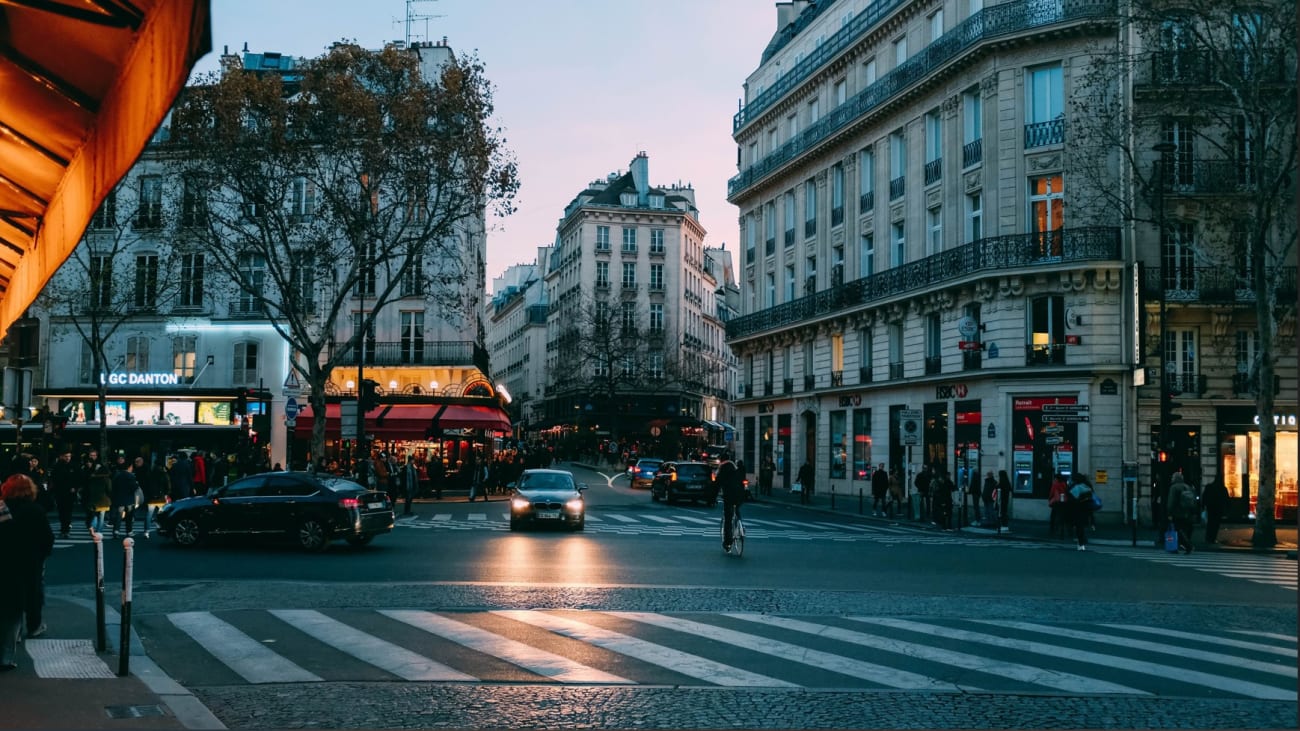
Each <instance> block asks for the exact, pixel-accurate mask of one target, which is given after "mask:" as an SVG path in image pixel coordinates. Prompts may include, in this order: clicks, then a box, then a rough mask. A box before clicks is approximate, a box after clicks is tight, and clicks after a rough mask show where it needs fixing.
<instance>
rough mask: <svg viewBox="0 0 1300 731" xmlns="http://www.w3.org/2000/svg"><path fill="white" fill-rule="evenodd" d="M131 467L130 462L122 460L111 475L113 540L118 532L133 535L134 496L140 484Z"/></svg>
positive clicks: (135, 501)
mask: <svg viewBox="0 0 1300 731" xmlns="http://www.w3.org/2000/svg"><path fill="white" fill-rule="evenodd" d="M133 467H134V465H132V464H131V463H130V462H127V461H125V460H122V461H120V462H118V465H117V471H116V472H114V473H113V482H112V484H113V488H112V489H113V491H112V496H113V508H112V509H113V521H114V522H113V537H114V538H116V537H117V534H118V531H125V532H126V535H128V536H129V535H132V534H133V533H135V509H136V507H137V505H138V503H139V501H137V500H136V494H137V492H139V490H140V482H139V480H137V479H136V476H135V473H134V472H133V471H132V468H133Z"/></svg>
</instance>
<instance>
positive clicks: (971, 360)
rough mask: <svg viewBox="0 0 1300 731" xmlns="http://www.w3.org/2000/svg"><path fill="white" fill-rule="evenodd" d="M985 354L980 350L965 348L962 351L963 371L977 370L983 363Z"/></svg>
mask: <svg viewBox="0 0 1300 731" xmlns="http://www.w3.org/2000/svg"><path fill="white" fill-rule="evenodd" d="M983 359H984V354H983V353H981V352H980V351H978V350H963V351H962V352H961V369H962V370H963V371H977V370H979V369H980V368H981V367H982V365H983Z"/></svg>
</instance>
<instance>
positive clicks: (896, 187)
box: [889, 175, 907, 201]
mask: <svg viewBox="0 0 1300 731" xmlns="http://www.w3.org/2000/svg"><path fill="white" fill-rule="evenodd" d="M906 182H907V178H905V177H903V176H902V175H900V176H898V177H897V178H894V179H893V180H890V181H889V200H891V201H896V200H898V199H899V198H902V197H903V193H904V192H905V191H906V190H907V186H906Z"/></svg>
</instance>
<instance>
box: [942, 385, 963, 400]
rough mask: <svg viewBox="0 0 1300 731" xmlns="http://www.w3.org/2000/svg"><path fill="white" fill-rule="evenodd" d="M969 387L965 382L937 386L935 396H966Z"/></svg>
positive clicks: (946, 397) (948, 397)
mask: <svg viewBox="0 0 1300 731" xmlns="http://www.w3.org/2000/svg"><path fill="white" fill-rule="evenodd" d="M966 393H967V388H966V384H964V383H953V384H949V385H946V386H935V387H934V397H935V398H937V399H950V398H966Z"/></svg>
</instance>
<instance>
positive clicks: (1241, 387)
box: [1232, 373, 1282, 396]
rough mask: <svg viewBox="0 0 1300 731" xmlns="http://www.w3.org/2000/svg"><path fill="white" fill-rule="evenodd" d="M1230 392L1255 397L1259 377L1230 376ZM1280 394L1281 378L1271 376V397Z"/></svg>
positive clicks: (1247, 374)
mask: <svg viewBox="0 0 1300 731" xmlns="http://www.w3.org/2000/svg"><path fill="white" fill-rule="evenodd" d="M1232 392H1233V393H1236V394H1243V395H1252V396H1253V395H1256V394H1258V393H1259V375H1258V374H1250V373H1234V374H1232ZM1281 392H1282V377H1281V376H1273V395H1274V396H1276V395H1278V394H1279V393H1281Z"/></svg>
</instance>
